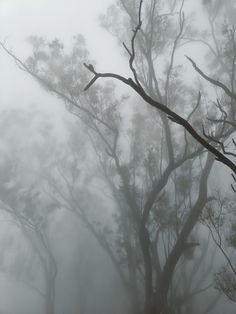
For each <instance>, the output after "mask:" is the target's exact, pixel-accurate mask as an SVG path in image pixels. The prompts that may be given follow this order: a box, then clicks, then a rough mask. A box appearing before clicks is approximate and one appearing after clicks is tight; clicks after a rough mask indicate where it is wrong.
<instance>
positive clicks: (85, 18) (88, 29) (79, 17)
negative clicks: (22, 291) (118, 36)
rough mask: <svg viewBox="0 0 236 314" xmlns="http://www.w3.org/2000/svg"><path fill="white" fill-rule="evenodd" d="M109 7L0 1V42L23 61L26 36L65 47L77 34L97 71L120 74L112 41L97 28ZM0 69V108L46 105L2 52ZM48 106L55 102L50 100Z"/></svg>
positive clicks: (74, 0) (60, 0) (71, 1)
mask: <svg viewBox="0 0 236 314" xmlns="http://www.w3.org/2000/svg"><path fill="white" fill-rule="evenodd" d="M110 3H112V0H100V1H97V0H87V1H82V0H79V1H78V0H67V1H66V0H0V30H1V31H0V40H2V41H5V42H6V45H7V47H9V48H10V49H12V51H13V52H14V53H15V54H16V55H17V56H19V57H21V58H22V59H24V58H25V57H27V56H28V55H29V53H30V50H29V48H30V47H29V45H28V44H27V42H26V38H27V37H28V36H30V35H40V36H43V37H46V38H48V39H51V38H54V37H58V38H60V39H61V40H62V41H63V43H65V44H66V45H67V44H68V45H69V44H70V42H71V39H72V37H73V36H74V35H75V34H78V33H81V34H83V35H84V37H85V38H86V41H87V44H88V46H89V50H90V51H91V55H92V57H93V58H95V59H96V61H98V65H99V66H100V67H102V68H104V69H107V70H108V69H109V70H114V71H115V70H120V64H121V57H120V56H119V51H117V46H116V44H115V40H112V38H111V36H110V35H109V34H108V33H107V32H106V31H105V30H103V29H102V28H101V27H100V26H99V19H98V18H99V15H100V14H101V13H104V12H105V11H106V8H107V7H108V5H109V4H110ZM111 54H112V57H111ZM114 58H116V59H117V61H118V62H117V61H116V62H114ZM0 68H1V71H0V81H1V87H0V108H6V107H9V106H22V105H24V104H32V103H45V102H48V99H49V96H48V95H46V93H42V89H41V88H40V87H39V86H38V85H37V84H36V83H35V82H33V80H32V78H30V77H29V76H28V75H26V74H24V73H22V72H21V71H20V70H19V69H17V67H16V66H15V64H14V62H13V61H12V60H11V59H10V58H9V56H7V55H6V54H5V53H4V52H3V51H0ZM50 102H55V99H54V98H50Z"/></svg>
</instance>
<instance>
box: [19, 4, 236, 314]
mask: <svg viewBox="0 0 236 314" xmlns="http://www.w3.org/2000/svg"><path fill="white" fill-rule="evenodd" d="M175 3H176V1H175ZM120 4H121V8H122V9H123V12H124V15H125V18H126V21H128V22H127V23H128V25H130V24H131V27H130V29H131V28H133V27H136V28H135V31H134V35H133V37H132V41H131V48H130V49H129V48H128V47H127V46H126V45H125V49H126V51H127V53H128V55H129V57H130V59H129V65H130V69H131V71H132V73H133V79H126V78H124V77H121V76H119V75H117V74H112V73H97V72H96V71H95V69H94V68H95V67H94V66H92V65H91V64H90V65H87V64H86V68H87V69H88V70H89V71H90V72H92V73H93V74H94V78H93V79H92V81H91V82H90V83H89V84H88V85H87V86H86V88H85V89H86V90H88V89H89V87H91V85H93V83H94V82H95V80H97V79H98V78H100V77H112V78H116V79H118V80H121V81H122V82H123V83H125V84H127V85H128V86H130V87H132V88H133V89H134V90H135V91H136V92H137V93H138V94H139V95H140V96H141V97H142V98H143V99H144V100H145V101H146V102H148V103H149V104H150V105H151V106H153V107H155V108H157V109H159V110H161V113H160V114H159V115H157V114H156V113H155V111H153V110H150V112H149V113H148V114H149V115H150V116H151V118H150V121H151V123H150V126H151V132H150V133H147V138H151V142H152V143H154V144H153V146H154V148H153V147H150V145H149V143H147V142H146V143H145V145H144V147H141V149H140V147H139V146H141V145H140V141H138V139H139V137H138V135H137V132H140V130H145V129H146V128H147V125H146V124H144V125H143V127H142V119H138V115H137V116H136V119H137V121H138V122H137V125H136V132H135V135H134V138H132V145H133V146H132V150H131V154H130V157H131V158H129V156H128V157H127V156H126V155H125V154H124V148H126V147H124V144H122V138H123V137H122V132H121V124H120V114H119V111H118V110H117V107H118V103H119V102H120V101H124V100H123V99H121V100H119V101H117V100H116V101H113V102H112V104H109V100H111V99H115V98H114V94H113V93H112V92H111V91H108V93H107V87H106V86H103V85H96V86H93V90H92V91H90V93H88V94H86V95H85V94H82V93H80V91H81V89H82V85H83V80H84V79H86V78H87V75H88V74H86V73H87V72H86V71H84V69H83V67H82V64H81V59H83V58H84V59H85V58H88V54H87V52H86V49H85V48H84V43H83V39H82V38H81V37H77V39H76V42H75V45H74V48H73V50H72V53H71V54H64V53H63V47H62V45H61V44H60V42H58V41H53V42H45V41H43V40H42V39H40V40H36V41H35V42H33V45H34V54H33V56H32V57H31V58H30V59H29V60H28V63H27V64H24V63H22V62H21V61H20V60H19V59H16V60H17V62H18V64H19V65H20V66H21V67H23V69H25V70H26V71H27V72H29V73H30V74H31V75H33V76H34V77H35V78H36V79H37V80H39V81H40V83H41V84H42V85H43V87H45V88H46V89H47V90H49V91H51V92H53V93H55V94H57V95H58V96H59V97H60V98H61V99H62V100H64V101H65V103H66V104H67V106H68V109H69V110H70V111H72V113H74V114H75V115H78V116H79V118H80V119H81V120H82V121H84V122H85V124H86V125H87V126H88V127H89V129H90V130H92V131H93V132H94V133H95V134H96V136H97V137H96V141H95V142H94V141H93V144H94V148H95V150H96V152H97V155H98V157H99V161H100V165H101V169H102V170H103V174H104V175H105V178H106V180H107V182H108V185H109V186H110V189H111V190H112V193H113V198H114V199H117V204H118V205H119V207H120V211H119V225H120V227H121V228H122V232H121V233H119V235H120V234H122V236H124V235H125V236H124V243H123V244H122V245H123V246H124V249H123V250H122V252H121V253H122V254H124V253H123V252H125V255H126V258H125V260H126V261H128V269H129V271H128V274H129V283H131V284H129V286H131V287H132V289H131V291H132V294H133V305H134V311H135V310H137V306H138V308H141V310H142V305H141V306H140V307H139V305H138V301H137V300H138V299H139V298H138V296H139V291H138V290H141V295H142V292H143V290H144V291H145V293H144V300H145V313H154V312H155V313H168V311H169V310H170V301H169V291H170V287H171V283H172V279H173V275H174V272H175V270H176V265H177V263H178V262H179V260H180V259H181V258H182V257H183V256H184V254H186V252H189V250H191V249H193V248H194V247H195V246H196V245H197V244H198V243H197V241H193V240H191V236H192V233H193V229H194V227H195V226H196V224H197V223H198V219H199V217H200V215H201V213H202V211H203V209H204V207H205V206H206V204H207V202H208V201H209V196H208V193H207V182H208V178H209V176H210V172H211V168H212V167H213V163H214V158H215V157H214V156H217V158H218V159H219V160H221V161H222V162H223V163H225V164H226V165H228V166H229V167H230V169H231V170H232V171H234V172H235V164H234V163H233V162H232V161H231V160H230V159H229V158H228V157H226V156H225V155H224V154H222V153H221V152H220V150H219V149H217V148H218V145H220V143H221V142H222V141H223V140H225V138H228V137H229V136H230V135H231V134H232V133H233V132H234V130H235V126H234V125H231V124H229V123H226V121H223V122H224V123H223V126H222V125H221V126H217V127H216V128H215V130H214V132H215V134H216V135H215V136H214V139H212V138H209V136H208V138H207V139H204V138H203V137H202V136H200V135H199V132H197V131H196V130H197V128H198V127H199V126H200V125H201V123H199V120H200V119H197V118H196V116H195V117H194V113H196V112H198V113H199V115H201V117H204V115H205V110H204V108H202V106H201V102H202V97H201V94H200V93H196V94H197V95H196V100H195V102H196V105H192V106H190V103H193V100H192V97H191V96H192V95H193V91H192V89H189V88H186V86H185V85H184V83H183V81H182V80H181V78H180V76H179V73H178V71H177V70H178V69H179V68H178V67H175V66H174V61H175V54H176V49H177V47H179V46H180V45H181V43H183V42H185V41H184V40H185V37H184V36H185V35H186V31H185V21H186V20H185V18H184V16H183V14H182V12H183V4H184V3H183V2H182V3H181V6H180V9H179V12H178V15H177V17H178V21H177V22H178V26H179V29H178V31H177V33H176V35H175V38H174V39H173V34H172V33H171V32H172V31H173V29H176V26H174V25H176V24H175V20H174V22H172V20H171V18H173V16H175V15H174V12H175V11H174V10H175V6H174V5H173V3H172V2H171V1H170V2H169V6H170V11H169V13H166V12H165V9H166V7H165V6H164V5H163V4H162V3H161V2H158V3H157V2H156V1H152V2H151V4H150V5H149V4H148V5H147V6H146V8H145V14H146V16H148V17H150V18H148V19H147V22H146V24H145V25H144V24H142V23H141V5H142V1H141V2H140V5H139V6H138V7H137V6H136V5H135V2H133V1H130V2H128V3H127V4H126V3H124V2H123V1H121V2H120ZM161 4H162V5H163V6H161ZM161 9H162V10H163V14H162V13H161V14H160V10H161ZM122 16H123V15H122ZM136 16H139V18H138V21H136V20H137V18H136ZM127 17H128V19H127ZM115 25H123V23H119V24H115ZM137 25H138V26H137ZM155 27H156V28H155ZM164 30H167V32H166V33H165V32H164ZM168 30H170V32H169V33H168ZM136 44H137V45H138V47H139V49H140V50H136V46H135V45H136ZM168 49H169V50H170V58H169V59H168V60H167V63H166V67H165V70H164V71H163V73H162V75H161V78H160V79H157V73H156V71H155V69H156V68H157V61H156V59H157V57H158V58H159V59H160V60H161V58H162V57H163V55H164V53H166V51H167V50H168ZM137 51H139V52H137ZM80 58H81V59H80ZM71 61H72V62H71ZM193 65H195V63H193ZM136 69H138V71H137V70H136ZM196 69H198V67H197V66H196ZM78 74H79V76H78ZM78 77H79V79H78ZM205 78H206V77H205ZM223 86H225V85H224V84H223ZM221 87H222V86H221ZM180 91H181V93H183V96H182V95H180ZM104 95H106V97H105V96H104ZM181 96H182V97H181ZM230 96H232V94H230ZM231 98H232V97H231ZM189 99H190V101H189ZM183 103H186V105H185V106H183ZM114 104H115V106H114ZM183 107H184V108H186V115H187V119H184V118H183V117H182V111H183V109H182V108H183ZM189 107H190V108H189ZM218 108H221V105H219V106H218ZM187 110H188V112H187ZM179 111H181V114H179V113H178V112H179ZM221 113H222V111H221ZM168 117H169V119H168ZM190 119H191V120H192V121H193V122H191V123H190ZM193 119H194V120H193ZM153 120H154V122H153ZM173 121H174V122H176V123H177V124H180V125H182V126H183V127H184V131H181V130H180V131H179V129H178V126H176V125H173V124H172V122H173ZM194 124H195V125H196V126H194ZM193 126H194V127H193ZM177 130H178V131H179V132H176V131H177ZM187 131H188V132H190V134H191V135H192V136H193V137H194V138H195V139H196V140H197V141H198V143H199V144H200V145H198V144H196V143H195V142H191V141H190V138H189V136H188V135H187ZM94 133H93V134H94ZM140 133H141V132H140ZM140 136H142V134H140ZM136 140H137V141H136ZM146 141H147V139H146ZM217 141H218V142H217ZM135 142H136V143H135ZM216 142H217V145H216V144H215V143H216ZM148 146H149V147H148ZM204 148H206V149H207V150H209V153H207V154H205V150H204ZM122 149H123V150H122ZM135 149H140V151H139V152H140V155H141V156H138V157H139V158H136V159H135V158H134V157H135V156H137V151H135ZM122 151H123V153H122ZM104 152H105V153H104ZM212 153H213V155H212ZM145 161H146V163H145ZM187 169H191V170H189V172H187V171H186V170H187ZM189 173H190V177H189ZM145 176H146V177H145ZM117 177H118V178H119V179H118V182H117ZM172 177H174V178H175V181H174V182H176V183H175V184H174V186H173V184H172V183H171V179H172ZM145 178H147V179H146V182H145ZM186 178H188V179H189V178H191V181H193V182H194V189H193V187H189V186H188V184H186V186H185V187H184V182H188V181H187V180H186ZM193 178H194V179H193ZM185 180H186V181H185ZM181 189H182V191H181ZM167 192H168V197H167V198H166V199H165V197H164V196H165V193H167ZM174 197H176V200H177V204H174V203H173V199H174ZM163 198H164V201H163V203H162V202H161V200H162V199H163ZM171 200H172V201H171ZM168 202H169V204H168ZM183 204H184V205H185V206H183ZM168 207H169V208H168ZM167 208H168V210H167ZM176 212H177V214H176ZM183 213H184V214H183ZM155 215H156V217H155ZM171 216H173V221H169V220H168V219H170V217H171ZM179 216H180V217H179ZM155 218H156V220H155ZM166 219H167V221H168V223H166ZM91 228H93V225H92V227H91ZM160 232H161V233H162V234H163V237H164V241H163V243H165V244H166V243H168V246H169V247H168V250H167V253H166V256H165V255H164V257H162V258H160V257H158V255H157V254H156V253H157V252H156V250H157V248H159V247H160V242H159V241H160V240H159V238H158V237H159V233H160ZM98 238H99V237H98ZM170 238H171V240H170ZM105 239H106V238H105ZM105 244H106V250H109V248H110V247H111V246H108V245H107V243H106V242H105ZM163 245H164V244H163ZM119 246H120V247H122V246H121V243H120V244H119ZM141 254H142V255H141ZM141 256H142V257H141ZM139 261H141V262H139ZM117 270H119V268H117ZM122 276H123V275H122ZM142 280H143V282H142ZM140 287H141V289H140ZM143 287H144V288H143Z"/></svg>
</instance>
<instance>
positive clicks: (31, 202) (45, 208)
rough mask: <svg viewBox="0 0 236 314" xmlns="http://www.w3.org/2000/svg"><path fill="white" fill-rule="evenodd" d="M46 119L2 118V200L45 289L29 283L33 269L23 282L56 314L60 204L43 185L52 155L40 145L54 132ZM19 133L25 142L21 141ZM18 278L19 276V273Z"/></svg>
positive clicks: (29, 115) (49, 313) (10, 113)
mask: <svg viewBox="0 0 236 314" xmlns="http://www.w3.org/2000/svg"><path fill="white" fill-rule="evenodd" d="M40 118H41V119H40ZM37 119H38V121H37ZM44 119H45V117H43V116H41V117H37V118H36V117H34V116H33V112H27V111H23V112H20V111H18V110H14V109H13V110H10V111H5V112H3V113H2V114H1V133H2V137H1V167H0V174H1V178H2V179H1V189H0V190H1V192H0V200H1V210H2V211H4V212H6V213H7V214H8V216H10V218H11V219H12V220H13V221H14V223H15V224H16V226H17V227H18V228H19V230H20V232H21V233H22V235H23V239H24V238H25V239H26V241H27V242H28V243H29V245H30V247H31V249H32V250H33V251H34V254H35V255H36V256H37V261H36V264H35V263H34V264H35V265H29V266H30V267H31V268H32V271H31V272H33V274H32V277H33V278H36V279H38V278H37V277H38V276H40V275H41V274H40V272H42V274H43V279H44V282H43V285H44V287H43V288H42V287H37V286H34V283H31V280H32V278H28V280H27V279H25V277H26V275H25V272H26V273H27V272H28V271H29V269H26V270H25V272H23V271H21V272H20V273H21V277H22V278H21V280H22V281H23V282H25V283H26V284H27V285H28V286H29V287H31V288H33V290H34V291H36V292H37V293H39V295H40V297H43V299H44V300H45V314H53V313H54V307H55V281H56V276H57V271H58V269H57V262H56V259H55V257H54V254H53V250H52V247H51V243H50V237H49V232H50V216H51V215H52V213H53V211H54V210H55V209H56V208H57V204H55V202H54V203H52V202H51V201H50V199H48V198H46V197H45V196H46V195H45V194H43V193H42V188H41V186H40V185H42V173H41V177H40V175H39V173H40V171H42V170H43V169H42V168H43V167H42V164H41V162H42V161H40V158H41V159H43V158H48V155H47V154H48V153H49V154H50V152H49V151H47V152H46V151H44V156H43V154H42V150H41V148H40V146H41V145H42V143H40V142H41V141H42V142H43V141H44V140H45V136H46V134H47V132H48V130H50V125H49V124H48V121H45V120H44ZM6 125H8V128H6ZM9 125H11V128H9ZM38 126H40V127H42V133H41V134H40V136H41V137H40V138H38V139H37V138H35V128H37V127H38ZM19 129H20V130H21V131H20V132H19ZM6 130H7V131H6ZM30 131H31V136H28V142H27V144H26V143H25V136H26V134H25V132H26V133H27V134H29V133H28V132H30ZM19 133H20V134H21V135H22V138H19ZM16 134H17V135H18V136H17V135H16ZM36 136H37V135H36ZM9 143H10V144H9ZM32 146H33V147H34V150H36V151H37V152H38V154H39V156H36V155H35V153H36V151H33V149H32ZM43 146H44V145H43ZM29 155H31V158H30V161H29V160H28V157H29ZM36 180H37V181H36ZM40 181H41V182H40ZM25 260H26V258H25ZM38 263H39V265H40V271H37V270H36V269H37V268H38ZM20 264H23V265H25V264H26V262H24V263H19V262H18V265H17V262H16V267H21V265H20ZM19 265H20V266H19ZM34 267H35V269H34ZM12 271H13V270H12ZM16 275H17V276H19V269H18V270H17V274H16ZM36 284H37V280H36Z"/></svg>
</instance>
